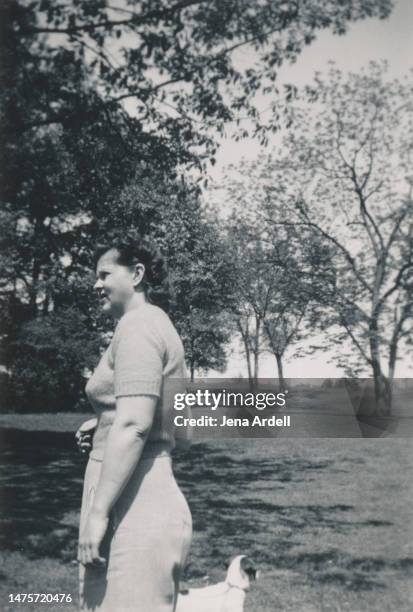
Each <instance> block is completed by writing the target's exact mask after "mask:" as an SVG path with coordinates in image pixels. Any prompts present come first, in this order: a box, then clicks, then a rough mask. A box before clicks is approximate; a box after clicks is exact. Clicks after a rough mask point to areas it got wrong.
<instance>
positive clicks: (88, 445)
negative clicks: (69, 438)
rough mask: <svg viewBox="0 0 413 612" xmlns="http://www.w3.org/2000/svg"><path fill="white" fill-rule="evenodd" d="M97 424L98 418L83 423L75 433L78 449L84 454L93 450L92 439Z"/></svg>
mask: <svg viewBox="0 0 413 612" xmlns="http://www.w3.org/2000/svg"><path fill="white" fill-rule="evenodd" d="M96 425H97V418H93V419H89V420H88V421H85V422H84V423H82V425H81V426H80V427H79V429H78V430H77V432H76V434H75V439H76V444H77V447H78V450H79V451H80V452H81V454H82V455H88V454H89V453H90V451H91V450H92V439H93V434H94V432H95V429H96Z"/></svg>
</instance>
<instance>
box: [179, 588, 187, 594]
mask: <svg viewBox="0 0 413 612" xmlns="http://www.w3.org/2000/svg"><path fill="white" fill-rule="evenodd" d="M188 593H189V589H185V588H183V589H179V594H180V595H188Z"/></svg>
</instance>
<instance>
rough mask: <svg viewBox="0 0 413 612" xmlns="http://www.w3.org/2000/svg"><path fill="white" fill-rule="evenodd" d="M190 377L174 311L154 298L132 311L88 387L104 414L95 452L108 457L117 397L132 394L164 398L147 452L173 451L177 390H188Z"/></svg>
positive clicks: (121, 322)
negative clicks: (171, 313) (172, 316)
mask: <svg viewBox="0 0 413 612" xmlns="http://www.w3.org/2000/svg"><path fill="white" fill-rule="evenodd" d="M185 382H186V368H185V362H184V349H183V346H182V342H181V339H180V338H179V336H178V333H177V331H176V329H175V327H174V326H173V324H172V322H171V320H170V318H169V317H168V315H167V314H166V313H165V312H164V311H163V310H162V309H161V308H158V307H157V306H154V305H152V304H150V303H148V302H145V303H144V304H141V305H140V306H139V307H137V308H134V309H132V310H130V311H128V312H126V313H125V314H124V315H123V316H122V317H121V318H120V320H119V322H118V324H117V326H116V329H115V333H114V335H113V338H112V341H111V343H110V345H109V347H108V348H107V350H106V351H105V352H104V354H103V355H102V357H101V359H100V362H99V364H98V366H97V368H96V369H95V371H94V372H93V375H92V376H91V378H90V379H89V381H88V383H87V385H86V389H85V391H86V395H87V397H88V399H89V401H90V403H91V404H92V406H93V409H94V410H95V412H96V414H97V415H98V427H97V430H96V433H95V435H94V438H93V448H92V451H91V454H90V456H91V458H92V459H96V460H100V461H101V460H102V459H103V453H104V448H105V444H106V438H107V434H108V432H109V429H110V426H111V424H112V422H113V419H114V415H115V408H116V398H118V397H122V396H128V395H153V396H156V397H157V398H158V399H157V403H156V408H155V415H154V420H153V424H152V427H151V430H150V432H149V435H148V438H147V441H146V444H145V447H144V451H143V456H154V455H159V454H169V453H170V451H171V450H172V449H173V448H174V447H175V440H174V423H173V417H174V414H173V412H174V410H173V396H174V394H175V393H178V392H179V393H182V392H184V391H185Z"/></svg>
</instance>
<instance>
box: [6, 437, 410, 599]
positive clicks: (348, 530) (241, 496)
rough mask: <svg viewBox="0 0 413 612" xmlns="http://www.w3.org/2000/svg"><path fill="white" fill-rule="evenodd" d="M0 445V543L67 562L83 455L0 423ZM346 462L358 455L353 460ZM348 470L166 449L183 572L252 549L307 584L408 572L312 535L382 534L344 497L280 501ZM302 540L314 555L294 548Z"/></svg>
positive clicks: (224, 451) (356, 583)
mask: <svg viewBox="0 0 413 612" xmlns="http://www.w3.org/2000/svg"><path fill="white" fill-rule="evenodd" d="M0 445H1V449H2V451H1V455H0V466H1V477H0V487H1V500H2V501H1V507H0V511H1V529H0V546H1V547H2V548H3V550H5V549H6V550H19V551H21V552H23V553H24V554H25V555H26V556H27V557H28V558H36V557H46V556H47V557H52V558H59V559H61V560H63V561H71V560H73V559H75V557H76V547H77V538H78V527H77V524H78V513H79V508H80V500H81V493H82V479H83V474H84V470H85V460H84V459H83V458H82V457H81V456H80V455H79V454H78V452H77V449H76V447H75V443H74V437H73V434H72V433H50V432H44V431H43V432H42V431H21V430H12V429H7V430H0ZM231 452H232V455H231V454H230V453H231ZM252 455H254V451H252ZM353 463H357V464H362V463H363V460H362V459H361V458H358V457H353ZM352 469H354V466H353V465H351V462H350V465H349V466H347V468H345V467H343V465H342V464H340V462H339V461H336V460H335V459H331V460H330V459H329V460H325V459H318V460H317V459H314V460H309V459H305V458H303V457H300V456H298V455H295V456H293V457H289V456H283V455H277V454H275V453H274V455H273V456H271V455H270V456H269V455H268V454H266V455H261V456H258V457H254V456H251V454H250V456H248V455H247V454H246V453H244V454H243V453H242V452H241V451H239V450H237V449H236V448H235V447H234V448H232V449H231V448H229V445H227V446H223V447H221V448H219V447H216V446H214V445H209V444H205V443H197V444H194V445H193V447H192V449H191V451H190V452H189V453H188V454H184V455H176V456H175V457H174V473H175V475H176V478H177V481H178V483H179V485H180V487H181V489H182V491H183V492H184V494H185V496H186V497H187V500H188V503H189V505H190V508H191V512H192V516H193V528H194V537H193V542H192V547H191V554H190V557H189V563H188V566H187V568H186V573H185V577H186V579H187V580H189V581H191V580H197V579H200V578H201V577H203V576H205V575H206V574H208V575H210V576H211V577H212V578H217V579H222V573H223V572H224V571H225V569H226V567H227V564H228V561H229V559H230V558H231V557H232V556H233V555H236V554H248V555H252V556H253V558H254V560H255V561H256V563H257V564H258V566H259V567H260V568H261V570H262V571H264V572H265V571H271V570H274V569H279V570H293V571H294V572H298V573H299V574H300V576H302V577H305V578H306V579H308V578H310V579H311V580H312V581H314V582H316V583H319V584H334V585H337V586H339V587H340V588H345V589H351V590H360V591H361V590H374V589H380V588H384V586H385V574H386V573H387V572H399V573H401V574H404V575H405V576H410V575H412V574H413V559H411V558H405V559H384V558H374V559H372V558H368V557H362V558H356V557H353V556H352V555H351V554H349V553H344V552H343V551H338V550H335V549H334V548H333V547H332V546H331V544H330V545H329V539H328V535H327V537H326V536H325V535H324V539H323V540H319V539H317V535H316V534H317V533H318V532H317V531H316V530H320V529H321V530H323V533H324V534H331V535H334V534H337V533H338V534H340V533H344V534H345V536H346V538H347V537H348V538H349V541H351V539H352V538H353V539H354V540H357V539H358V538H359V536H360V532H361V531H362V530H363V529H369V530H373V532H374V533H376V532H377V533H378V534H383V533H384V530H386V529H388V528H389V527H390V526H391V525H392V523H391V522H390V521H386V520H379V519H376V518H374V517H367V518H365V517H364V516H362V515H361V513H360V511H359V509H358V508H357V507H355V506H353V505H351V504H344V503H330V504H329V503H327V502H326V503H324V504H323V503H317V504H305V503H303V504H302V505H300V504H298V503H294V504H293V503H290V501H289V500H292V499H294V500H295V501H296V502H297V495H296V494H297V488H299V487H300V486H301V487H302V495H301V499H303V501H305V499H306V491H307V490H308V489H305V487H306V486H310V487H313V486H315V487H317V479H320V478H331V479H332V482H333V481H334V479H336V478H338V477H340V476H341V474H342V473H343V474H344V477H345V478H348V474H347V470H352ZM312 481H315V482H314V483H313V482H312ZM309 483H310V484H309ZM294 494H295V496H294V497H293V495H294ZM274 500H277V502H279V503H275V502H274ZM280 500H281V501H282V500H284V501H285V503H284V504H283V503H280ZM317 501H318V500H317ZM320 502H321V500H320ZM380 530H382V531H380ZM309 546H310V547H313V550H315V551H317V552H304V551H303V548H304V547H305V548H306V549H307V551H308V547H309ZM310 550H311V549H310ZM211 570H212V571H211ZM214 572H215V575H214Z"/></svg>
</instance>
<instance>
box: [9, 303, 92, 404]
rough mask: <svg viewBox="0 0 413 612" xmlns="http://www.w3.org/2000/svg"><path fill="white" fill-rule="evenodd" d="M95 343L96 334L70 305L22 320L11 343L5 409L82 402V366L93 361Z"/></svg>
mask: <svg viewBox="0 0 413 612" xmlns="http://www.w3.org/2000/svg"><path fill="white" fill-rule="evenodd" d="M100 345H101V338H100V334H99V333H98V332H97V330H96V329H95V328H94V327H93V326H92V325H91V323H90V321H89V320H88V318H87V317H86V316H85V315H84V314H82V313H81V312H79V311H78V310H76V308H75V307H69V308H65V309H63V310H60V311H58V312H57V313H50V314H48V315H46V316H43V317H38V318H37V319H34V320H32V321H30V322H28V323H26V324H24V325H23V327H22V329H21V331H20V334H19V336H18V338H17V340H16V341H15V342H14V343H13V345H12V346H11V347H10V354H9V359H8V363H9V369H10V378H9V383H8V392H7V402H8V404H9V405H8V406H7V409H8V410H14V411H16V412H61V411H80V410H82V409H84V408H86V403H85V401H84V387H85V383H86V380H85V378H84V376H83V371H84V369H85V368H88V369H91V368H93V367H95V365H96V363H97V360H98V358H99V349H100Z"/></svg>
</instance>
